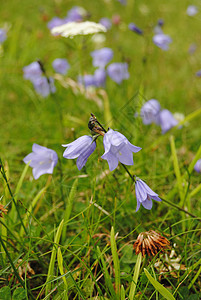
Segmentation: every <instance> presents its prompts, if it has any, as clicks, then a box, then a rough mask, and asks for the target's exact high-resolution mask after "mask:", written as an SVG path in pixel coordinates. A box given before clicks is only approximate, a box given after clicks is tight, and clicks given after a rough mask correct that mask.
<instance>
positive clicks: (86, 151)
mask: <svg viewBox="0 0 201 300" xmlns="http://www.w3.org/2000/svg"><path fill="white" fill-rule="evenodd" d="M62 146H63V147H67V149H66V150H65V151H64V154H63V157H65V158H67V159H75V158H77V161H76V164H77V168H78V170H79V171H80V170H81V169H82V168H83V167H84V165H85V164H86V162H87V159H88V157H89V156H90V155H91V154H92V153H93V152H94V150H95V149H96V142H94V141H93V138H92V137H91V136H89V135H83V136H81V137H79V138H78V139H77V140H75V141H74V142H72V143H70V144H66V145H62Z"/></svg>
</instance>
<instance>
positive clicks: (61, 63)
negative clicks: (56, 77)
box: [52, 58, 70, 75]
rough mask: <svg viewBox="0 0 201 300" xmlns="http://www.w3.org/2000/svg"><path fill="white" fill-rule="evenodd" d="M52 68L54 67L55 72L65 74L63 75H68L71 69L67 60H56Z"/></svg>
mask: <svg viewBox="0 0 201 300" xmlns="http://www.w3.org/2000/svg"><path fill="white" fill-rule="evenodd" d="M52 66H53V68H54V70H55V72H57V73H60V74H63V75H66V74H67V72H68V70H69V68H70V65H69V63H68V61H67V59H65V58H56V59H55V60H54V61H53V63H52Z"/></svg>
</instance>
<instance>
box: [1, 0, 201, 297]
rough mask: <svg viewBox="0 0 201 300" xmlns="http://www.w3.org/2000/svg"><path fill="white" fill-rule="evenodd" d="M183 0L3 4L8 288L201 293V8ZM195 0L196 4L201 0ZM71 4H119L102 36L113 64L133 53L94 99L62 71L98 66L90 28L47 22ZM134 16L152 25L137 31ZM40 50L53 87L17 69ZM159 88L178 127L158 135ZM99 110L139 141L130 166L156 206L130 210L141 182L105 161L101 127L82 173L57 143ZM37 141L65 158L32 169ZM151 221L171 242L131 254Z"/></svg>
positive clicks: (92, 8) (90, 293)
mask: <svg viewBox="0 0 201 300" xmlns="http://www.w3.org/2000/svg"><path fill="white" fill-rule="evenodd" d="M75 2H76V3H75ZM189 4H192V3H191V2H190V1H173V0H169V1H163V2H159V1H156V0H153V1H149V0H141V1H131V0H130V1H129V0H128V4H127V5H126V6H122V5H121V4H120V3H119V2H118V1H116V0H111V1H98V4H97V1H86V2H83V1H56V0H55V1H53V0H51V1H47V0H44V1H38V0H37V1H26V0H21V1H3V3H1V12H0V15H1V22H0V25H1V26H0V27H3V26H5V23H6V26H7V28H8V38H7V40H6V41H5V42H4V43H3V44H2V45H1V49H0V70H1V72H0V82H1V100H0V112H1V126H0V136H1V139H0V158H1V161H0V165H1V177H0V199H1V202H0V203H1V204H3V205H4V206H5V208H6V209H7V210H8V212H7V214H6V215H4V217H3V218H0V231H1V235H0V247H1V248H0V266H1V268H0V287H1V289H0V299H4V300H6V299H55V300H56V299H57V300H58V299H121V300H123V299H129V300H131V299H164V298H165V299H189V300H195V299H197V300H198V299H200V297H201V294H200V272H201V268H200V262H201V257H200V253H201V252H200V222H201V214H200V196H201V185H200V178H201V177H200V174H198V173H196V172H195V171H194V169H193V168H194V165H195V163H196V161H197V160H198V159H199V158H201V143H200V134H201V129H200V125H201V122H200V117H201V108H200V107H201V106H200V94H201V85H200V78H197V77H196V76H195V73H196V72H197V71H198V70H199V69H201V63H200V52H201V42H200V32H199V28H200V24H201V15H200V12H199V13H198V14H197V15H196V16H194V17H189V16H187V15H186V8H187V6H188V5H189ZM193 4H195V5H197V7H198V8H199V9H200V11H201V5H200V3H199V1H198V0H197V1H196V0H195V1H194V3H193ZM73 5H80V6H83V7H84V8H85V9H86V10H87V11H89V13H90V20H92V21H95V22H98V21H99V19H100V18H102V17H108V18H111V17H112V16H113V15H115V14H118V15H120V17H121V20H122V21H121V24H120V25H119V26H115V25H113V26H112V28H111V30H109V31H108V32H107V33H106V34H105V36H106V40H105V43H104V46H105V47H110V48H112V49H113V51H114V58H113V61H118V62H122V61H126V62H128V64H129V73H130V78H129V79H128V80H125V81H123V83H122V84H121V85H118V84H116V83H115V82H113V81H112V80H111V79H110V78H107V84H106V88H105V89H104V90H103V89H97V90H96V91H95V92H94V94H93V95H92V96H91V99H89V97H87V95H86V93H85V91H84V92H83V93H82V92H77V93H75V87H74V88H73V86H72V85H71V86H68V87H67V85H66V82H68V81H67V80H68V78H71V79H73V80H74V81H75V82H76V81H77V76H78V75H79V73H80V72H82V73H83V74H84V73H85V72H86V73H89V74H90V73H92V72H94V67H93V66H92V60H91V57H90V52H91V51H93V50H94V49H95V48H96V45H95V44H94V42H93V41H92V39H91V37H76V38H75V39H74V40H69V39H65V38H61V37H54V36H52V35H51V34H50V32H49V29H48V28H47V22H48V21H49V20H50V19H51V18H52V17H54V16H55V15H57V16H59V17H61V18H63V17H64V16H65V15H66V12H67V10H68V9H70V8H71V7H72V6H73ZM159 18H162V19H164V22H165V23H164V28H163V29H164V32H165V33H167V34H169V35H170V36H171V38H172V40H173V42H172V44H171V45H170V49H169V50H168V51H162V50H161V49H159V48H158V47H156V46H155V45H154V44H153V42H152V37H153V28H154V26H155V25H156V24H157V21H158V19H159ZM130 22H135V23H136V24H137V25H138V26H139V27H140V28H142V29H143V31H144V35H143V36H139V35H137V34H135V33H133V32H131V31H129V30H128V28H127V27H128V24H129V23H130ZM191 44H196V51H195V52H194V53H193V54H189V51H188V50H189V46H190V45H191ZM58 57H62V58H67V59H68V61H69V63H70V65H71V68H70V70H69V72H68V75H67V76H64V77H62V76H58V75H55V74H54V72H53V69H52V61H53V60H54V59H55V58H58ZM38 59H40V60H41V61H42V63H43V64H44V66H45V69H46V72H47V74H48V76H55V85H56V88H57V91H56V93H55V94H51V95H50V96H48V97H47V98H42V97H41V96H39V95H37V94H36V92H35V91H34V88H33V86H32V84H31V83H30V82H29V81H26V80H24V79H23V72H22V68H23V67H24V66H26V65H28V64H30V63H31V62H33V61H36V60H38ZM151 98H154V99H158V100H159V102H160V104H161V106H162V107H163V108H167V109H169V110H170V111H172V112H181V113H183V114H184V115H185V117H186V118H185V120H184V121H183V123H181V124H180V125H182V128H179V126H177V127H174V128H172V129H171V130H170V131H168V132H167V133H166V134H164V135H161V129H160V127H159V126H156V125H155V124H152V125H149V126H145V125H143V123H142V120H141V118H140V116H139V112H140V109H141V107H142V105H143V104H144V103H145V102H146V101H147V100H149V99H151ZM97 99H98V100H97ZM91 113H94V114H95V115H96V117H97V118H98V120H99V121H100V122H101V123H102V124H103V125H104V127H105V128H108V127H112V128H113V129H114V130H117V131H119V132H121V133H122V134H124V135H125V136H126V137H127V138H128V139H129V141H130V142H131V143H133V144H134V145H137V146H140V147H142V150H141V151H140V152H139V153H136V154H134V165H133V166H129V167H128V169H129V172H130V173H131V174H135V175H137V176H139V177H140V178H142V179H143V180H144V181H146V182H147V183H148V185H149V186H150V187H151V188H152V189H153V190H154V191H155V192H157V193H158V194H159V197H160V198H161V199H162V202H155V201H154V203H153V208H152V210H150V211H148V210H146V209H144V208H143V207H142V206H141V207H140V210H139V211H138V212H135V210H136V197H135V189H134V184H133V182H132V180H131V178H130V177H129V175H128V173H127V172H126V171H125V169H124V168H123V167H122V166H121V165H119V166H118V168H117V169H116V170H115V171H113V172H109V171H108V164H107V162H106V161H105V160H102V159H101V155H102V154H103V153H104V148H103V144H102V141H101V138H99V139H98V140H97V149H96V152H94V153H93V154H92V156H91V157H90V158H89V159H88V161H87V164H86V166H85V167H84V168H83V169H82V170H81V171H78V169H77V166H76V162H75V160H66V159H64V158H63V156H62V155H63V151H64V148H62V146H61V144H67V143H71V142H72V141H73V140H75V139H76V138H78V137H80V136H82V135H85V134H90V131H89V129H88V126H87V124H88V121H89V117H90V114H91ZM136 113H138V117H136V116H135V114H136ZM186 121H188V122H186ZM33 143H37V144H39V145H42V146H45V147H48V148H50V149H54V150H55V151H56V152H57V154H58V156H59V162H58V164H57V166H56V167H55V169H54V173H53V174H52V175H43V176H41V177H40V178H39V179H38V180H34V178H33V175H32V170H31V168H30V167H29V166H28V165H25V164H24V163H23V161H22V160H23V158H24V157H25V156H26V155H27V154H28V153H30V152H31V147H32V144H33ZM148 230H158V231H159V232H161V233H162V235H164V236H165V237H166V238H167V239H168V240H169V241H170V243H171V247H170V249H169V250H167V251H166V252H165V254H162V253H159V254H158V255H156V256H155V257H153V258H149V257H141V255H136V254H135V252H134V250H133V243H134V241H135V240H136V238H137V236H138V234H139V233H141V232H145V231H148Z"/></svg>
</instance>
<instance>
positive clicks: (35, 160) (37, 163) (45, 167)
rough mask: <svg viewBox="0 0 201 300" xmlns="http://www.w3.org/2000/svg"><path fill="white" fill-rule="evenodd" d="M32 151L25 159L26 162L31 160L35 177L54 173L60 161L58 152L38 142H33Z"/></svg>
mask: <svg viewBox="0 0 201 300" xmlns="http://www.w3.org/2000/svg"><path fill="white" fill-rule="evenodd" d="M32 151H33V152H31V153H29V154H28V155H27V156H26V157H25V158H24V159H23V161H24V162H25V164H27V163H28V162H29V161H31V162H30V167H32V168H33V170H32V172H33V177H34V179H38V178H39V177H40V176H41V175H43V174H52V173H53V170H54V167H55V166H56V164H57V162H58V156H57V153H56V152H55V151H54V150H52V149H48V148H46V147H43V146H40V145H38V144H33V146H32Z"/></svg>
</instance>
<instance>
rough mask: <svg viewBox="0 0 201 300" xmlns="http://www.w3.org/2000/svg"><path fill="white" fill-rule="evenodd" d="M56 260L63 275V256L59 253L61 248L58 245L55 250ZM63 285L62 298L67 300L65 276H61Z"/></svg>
mask: <svg viewBox="0 0 201 300" xmlns="http://www.w3.org/2000/svg"><path fill="white" fill-rule="evenodd" d="M57 260H58V266H59V271H60V274H61V275H64V269H63V257H62V254H61V249H60V247H59V248H58V250H57ZM62 279H63V282H64V285H65V291H64V299H65V300H67V299H68V284H67V281H66V277H65V276H63V277H62Z"/></svg>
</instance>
